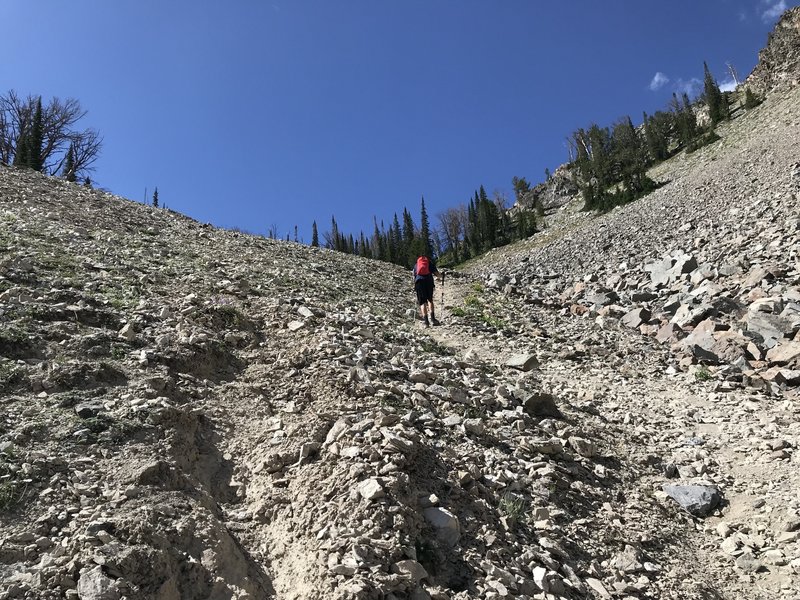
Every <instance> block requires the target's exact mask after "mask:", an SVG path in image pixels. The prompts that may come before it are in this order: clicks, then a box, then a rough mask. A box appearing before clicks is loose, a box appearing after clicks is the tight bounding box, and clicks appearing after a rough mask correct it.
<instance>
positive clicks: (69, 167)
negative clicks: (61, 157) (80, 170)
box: [61, 144, 77, 182]
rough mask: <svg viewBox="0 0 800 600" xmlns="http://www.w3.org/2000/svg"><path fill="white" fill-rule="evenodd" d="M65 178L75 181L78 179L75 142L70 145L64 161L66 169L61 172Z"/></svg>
mask: <svg viewBox="0 0 800 600" xmlns="http://www.w3.org/2000/svg"><path fill="white" fill-rule="evenodd" d="M61 174H62V176H63V177H64V179H66V180H67V181H72V182H74V181H75V180H76V179H77V176H76V175H75V146H74V144H70V145H69V149H68V150H67V158H66V160H65V162H64V170H63V171H62V172H61Z"/></svg>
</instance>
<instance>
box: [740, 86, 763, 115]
mask: <svg viewBox="0 0 800 600" xmlns="http://www.w3.org/2000/svg"><path fill="white" fill-rule="evenodd" d="M759 104H761V100H760V99H759V98H758V96H756V95H755V94H754V93H753V90H751V89H750V88H745V90H744V107H745V109H747V110H750V109H752V108H755V107H756V106H758V105H759Z"/></svg>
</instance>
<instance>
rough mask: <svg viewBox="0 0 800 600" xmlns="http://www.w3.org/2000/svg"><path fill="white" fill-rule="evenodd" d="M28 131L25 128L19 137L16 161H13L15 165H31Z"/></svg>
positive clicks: (15, 154) (15, 155)
mask: <svg viewBox="0 0 800 600" xmlns="http://www.w3.org/2000/svg"><path fill="white" fill-rule="evenodd" d="M29 147H30V146H29V144H28V132H27V130H25V129H23V130H22V131H21V132H20V134H19V138H18V139H17V149H16V152H15V153H14V162H13V163H12V164H13V165H14V166H15V167H30V160H29V157H28V149H29Z"/></svg>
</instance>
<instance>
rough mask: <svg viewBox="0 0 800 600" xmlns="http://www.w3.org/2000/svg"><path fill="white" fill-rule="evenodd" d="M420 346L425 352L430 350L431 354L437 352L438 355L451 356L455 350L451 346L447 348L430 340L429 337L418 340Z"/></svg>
mask: <svg viewBox="0 0 800 600" xmlns="http://www.w3.org/2000/svg"><path fill="white" fill-rule="evenodd" d="M420 346H421V347H422V350H423V351H425V352H430V353H432V354H438V355H439V356H452V355H453V354H455V351H454V350H453V349H452V348H448V347H447V346H444V345H442V344H440V343H439V342H437V341H436V340H432V339H429V338H425V339H423V340H421V341H420Z"/></svg>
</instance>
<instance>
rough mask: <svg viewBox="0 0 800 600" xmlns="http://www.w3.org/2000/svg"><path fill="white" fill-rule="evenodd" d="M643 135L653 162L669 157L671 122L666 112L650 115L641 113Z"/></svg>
mask: <svg viewBox="0 0 800 600" xmlns="http://www.w3.org/2000/svg"><path fill="white" fill-rule="evenodd" d="M642 119H643V120H642V123H643V125H644V137H645V142H646V143H647V150H648V152H649V153H650V157H651V158H652V159H653V161H654V162H658V161H662V160H666V159H667V158H668V157H669V130H670V124H671V122H672V120H671V118H669V116H668V113H663V112H657V113H656V114H655V115H653V116H652V117H648V116H647V113H642Z"/></svg>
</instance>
